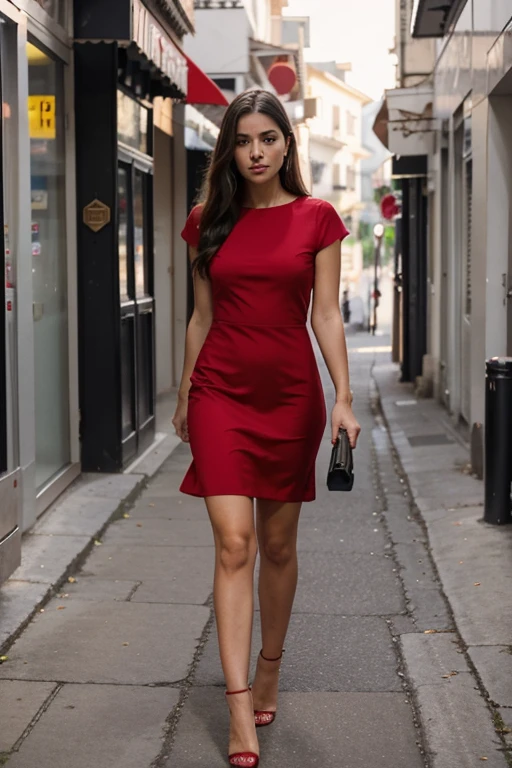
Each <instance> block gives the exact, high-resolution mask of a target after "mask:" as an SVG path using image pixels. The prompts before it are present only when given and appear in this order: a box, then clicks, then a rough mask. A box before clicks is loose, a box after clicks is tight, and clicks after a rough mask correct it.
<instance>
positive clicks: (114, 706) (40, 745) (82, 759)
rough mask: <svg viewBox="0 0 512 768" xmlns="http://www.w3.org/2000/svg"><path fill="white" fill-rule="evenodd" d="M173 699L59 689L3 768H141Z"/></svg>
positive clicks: (142, 691) (137, 691)
mask: <svg viewBox="0 0 512 768" xmlns="http://www.w3.org/2000/svg"><path fill="white" fill-rule="evenodd" d="M178 696H179V692H178V691H176V690H172V689H169V688H140V687H128V686H109V685H67V686H64V688H63V689H62V690H61V691H60V692H59V694H58V695H57V697H56V698H55V699H54V701H53V702H52V704H51V706H50V707H49V709H48V711H47V712H45V713H44V714H43V716H42V718H41V720H40V721H39V722H38V723H37V725H36V727H35V728H34V730H33V731H32V732H31V733H30V735H29V736H28V738H27V739H26V740H25V741H24V742H23V744H22V746H21V749H20V751H19V752H18V753H16V754H14V755H13V756H12V757H11V758H10V759H9V762H8V765H9V768H36V766H37V768H91V766H94V768H112V767H113V766H116V768H146V766H149V765H150V764H151V762H152V760H153V759H154V758H155V757H156V756H157V755H158V754H159V752H160V749H161V746H162V737H163V735H164V733H165V729H166V718H167V717H168V715H169V714H170V713H171V711H172V710H173V708H174V707H175V706H176V704H177V703H178Z"/></svg>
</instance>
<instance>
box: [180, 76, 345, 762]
mask: <svg viewBox="0 0 512 768" xmlns="http://www.w3.org/2000/svg"><path fill="white" fill-rule="evenodd" d="M347 234H348V233H347V230H346V229H345V227H344V225H343V223H342V221H341V219H340V217H339V216H338V214H337V213H336V211H335V210H334V208H333V207H332V206H331V205H330V204H329V203H326V202H325V201H323V200H315V199H312V198H311V197H309V195H308V192H307V190H306V188H305V186H304V183H303V181H302V178H301V175H300V170H299V160H298V152H297V145H296V141H295V137H294V135H293V131H292V127H291V124H290V121H289V119H288V117H287V114H286V112H285V110H284V108H283V106H282V104H281V102H280V101H279V99H277V98H276V97H275V96H273V95H272V94H270V93H267V92H266V91H260V90H252V91H248V92H245V93H242V94H241V95H239V96H238V97H237V98H236V99H235V100H234V101H233V102H232V103H231V105H230V106H229V108H228V109H227V111H226V114H225V117H224V120H223V123H222V127H221V130H220V134H219V138H218V140H217V145H216V147H215V151H214V153H213V157H212V161H211V165H210V168H209V171H208V175H207V179H206V189H205V195H204V203H203V204H202V205H200V206H197V207H196V208H194V209H193V211H192V212H191V214H190V216H189V218H188V220H187V223H186V225H185V228H184V230H183V232H182V236H183V237H184V239H185V240H186V241H187V243H188V244H189V246H190V258H191V261H192V265H193V274H194V291H195V309H194V313H193V316H192V319H191V321H190V324H189V327H188V330H187V340H186V353H185V365H184V370H183V378H182V381H181V385H180V389H179V401H178V406H177V410H176V413H175V416H174V419H173V424H174V426H175V429H176V432H177V434H178V435H179V436H180V437H181V439H182V440H184V441H185V442H190V445H191V449H192V455H193V459H194V460H193V463H192V466H191V467H190V469H189V471H188V473H187V475H186V477H185V479H184V481H183V484H182V486H181V490H182V491H183V492H184V493H188V494H192V495H194V496H200V497H204V499H205V502H206V507H207V509H208V514H209V517H210V520H211V523H212V527H213V534H214V539H215V549H216V562H215V578H214V605H215V613H216V619H217V629H218V637H219V646H220V656H221V662H222V667H223V671H224V675H225V678H226V684H227V701H228V704H229V709H230V715H231V729H230V741H229V762H230V764H231V765H238V766H242V767H243V768H255V766H257V765H258V762H259V750H258V740H257V737H256V730H255V728H256V727H257V726H264V725H270V724H271V723H272V722H273V720H274V719H275V713H276V710H277V694H278V677H279V668H280V662H281V657H282V648H283V643H284V639H285V636H286V631H287V628H288V623H289V619H290V614H291V610H292V604H293V599H294V595H295V588H296V584H297V554H296V538H297V526H298V521H299V513H300V508H301V504H302V502H303V501H312V500H313V499H314V498H315V460H316V456H317V453H318V449H319V446H320V442H321V439H322V436H323V433H324V429H325V422H326V414H325V404H324V398H323V393H322V387H321V383H320V377H319V373H318V368H317V365H316V360H315V356H314V353H313V348H312V345H311V342H310V338H309V334H308V331H307V328H306V318H307V314H308V308H309V302H310V296H311V291H312V290H313V305H312V313H311V322H312V327H313V331H314V333H315V335H316V338H317V340H318V343H319V346H320V349H321V351H322V354H323V357H324V359H325V362H326V364H327V367H328V369H329V373H330V375H331V378H332V380H333V383H334V386H335V389H336V404H335V406H334V409H333V411H332V417H331V427H332V438H333V440H334V439H335V438H336V436H337V434H338V430H339V428H340V427H341V426H343V427H345V428H346V429H347V431H348V434H349V437H350V441H351V443H352V446H354V447H355V445H356V441H357V437H358V434H359V432H360V427H359V425H358V423H357V421H356V419H355V417H354V415H353V413H352V408H351V396H350V385H349V374H348V362H347V351H346V344H345V337H344V331H343V322H342V318H341V314H340V307H339V280H340V251H341V247H340V243H341V240H342V239H343V238H344V237H345V236H346V235H347ZM254 500H256V525H255V523H254V510H253V502H254ZM258 549H259V553H260V576H259V585H258V587H259V604H260V611H261V630H262V650H261V653H260V656H259V658H258V664H257V669H256V675H255V678H254V681H253V684H252V689H251V688H249V687H248V676H249V659H250V646H251V634H252V621H253V575H254V566H255V560H256V553H257V551H258Z"/></svg>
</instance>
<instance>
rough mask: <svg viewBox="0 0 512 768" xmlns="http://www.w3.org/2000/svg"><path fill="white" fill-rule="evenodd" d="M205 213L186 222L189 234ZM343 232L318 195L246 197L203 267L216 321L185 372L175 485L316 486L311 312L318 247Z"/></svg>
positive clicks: (251, 489)
mask: <svg viewBox="0 0 512 768" xmlns="http://www.w3.org/2000/svg"><path fill="white" fill-rule="evenodd" d="M200 215H201V209H200V207H196V208H194V209H193V211H192V212H191V213H190V216H189V218H188V219H187V223H186V225H185V228H184V229H183V232H182V237H183V238H184V239H185V240H186V242H187V243H189V244H190V245H192V246H197V244H198V240H199V219H200ZM347 234H348V231H347V229H346V228H345V226H344V224H343V222H342V221H341V219H340V217H339V215H338V213H337V211H336V210H335V209H334V208H333V206H332V205H331V204H330V203H328V202H326V201H324V200H318V199H315V198H311V197H298V198H297V199H296V200H294V201H292V202H291V203H287V204H285V205H280V206H276V207H273V208H243V209H242V211H241V214H240V217H239V219H238V221H237V223H236V225H235V226H234V228H233V230H232V231H231V233H230V235H229V236H228V238H227V239H226V241H225V242H224V243H223V245H222V246H221V248H220V249H219V250H218V252H217V254H216V255H215V256H214V258H213V260H212V263H211V267H210V280H211V286H212V297H213V322H212V325H211V328H210V331H209V333H208V336H207V338H206V341H205V343H204V345H203V347H202V349H201V351H200V353H199V356H198V358H197V362H196V365H195V368H194V371H193V374H192V377H191V389H190V395H189V410H188V429H189V436H190V447H191V450H192V456H193V462H192V465H191V467H190V469H189V470H188V472H187V474H186V476H185V478H184V480H183V483H182V485H181V490H182V492H184V493H187V494H191V495H193V496H203V497H205V496H218V495H236V496H238V495H240V496H249V497H253V498H259V499H274V500H276V501H282V502H300V501H312V500H313V499H314V498H315V462H316V456H317V453H318V449H319V447H320V442H321V439H322V436H323V433H324V430H325V423H326V413H325V403H324V397H323V391H322V386H321V382H320V375H319V372H318V367H317V364H316V359H315V355H314V352H313V347H312V344H311V340H310V337H309V333H308V330H307V327H306V321H307V314H308V309H309V303H310V299H311V291H312V288H313V281H314V275H315V256H316V254H317V253H318V251H320V250H322V248H325V247H327V246H328V245H331V244H332V243H334V242H335V241H336V240H342V239H343V238H344V237H345V236H346V235H347Z"/></svg>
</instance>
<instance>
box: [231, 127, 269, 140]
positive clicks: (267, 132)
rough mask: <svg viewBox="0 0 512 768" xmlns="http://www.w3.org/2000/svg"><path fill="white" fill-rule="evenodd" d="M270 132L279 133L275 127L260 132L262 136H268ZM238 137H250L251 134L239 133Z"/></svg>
mask: <svg viewBox="0 0 512 768" xmlns="http://www.w3.org/2000/svg"><path fill="white" fill-rule="evenodd" d="M270 133H277V131H276V130H275V128H270V130H268V131H262V132H261V133H260V136H268V135H269V134H270ZM237 138H240V139H249V138H250V136H249V134H248V133H237Z"/></svg>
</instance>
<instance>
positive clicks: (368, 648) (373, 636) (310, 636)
mask: <svg viewBox="0 0 512 768" xmlns="http://www.w3.org/2000/svg"><path fill="white" fill-rule="evenodd" d="M260 648H261V640H260V623H259V614H258V613H256V616H255V624H254V630H253V642H252V662H251V672H253V671H254V669H255V665H256V659H257V655H258V653H259V650H260ZM396 670H397V656H396V653H395V648H394V643H393V642H392V639H391V634H390V632H389V629H388V626H387V624H386V622H385V621H384V619H379V618H373V617H368V618H365V617H363V618H359V617H357V618H355V617H351V618H344V617H342V616H298V615H296V614H293V615H292V618H291V621H290V629H289V633H288V638H287V641H286V653H285V656H284V661H283V664H282V667H281V676H280V688H281V690H283V691H297V692H298V691H399V690H401V682H400V678H399V677H398V676H397V674H396ZM195 684H196V685H198V686H210V685H214V686H223V685H224V678H223V675H222V668H221V665H220V660H219V651H218V645H217V636H216V629H215V626H214V627H213V629H212V633H211V635H210V640H209V642H208V643H207V645H206V647H205V649H204V652H203V655H202V657H201V660H200V662H199V664H198V667H197V670H196V675H195Z"/></svg>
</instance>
